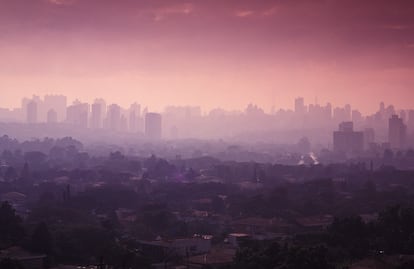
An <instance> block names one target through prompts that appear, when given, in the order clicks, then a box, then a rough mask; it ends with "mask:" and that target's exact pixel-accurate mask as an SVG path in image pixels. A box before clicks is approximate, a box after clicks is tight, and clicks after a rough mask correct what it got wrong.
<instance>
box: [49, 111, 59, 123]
mask: <svg viewBox="0 0 414 269" xmlns="http://www.w3.org/2000/svg"><path fill="white" fill-rule="evenodd" d="M57 121H58V115H57V113H56V110H54V109H49V111H48V112H47V123H57Z"/></svg>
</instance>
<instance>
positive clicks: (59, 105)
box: [43, 95, 67, 122]
mask: <svg viewBox="0 0 414 269" xmlns="http://www.w3.org/2000/svg"><path fill="white" fill-rule="evenodd" d="M43 106H44V109H45V111H46V113H48V112H49V111H50V110H51V109H53V110H54V111H55V112H56V114H57V121H59V122H62V121H64V120H65V119H66V107H67V98H66V96H64V95H45V97H44V101H43ZM46 116H47V115H46Z"/></svg>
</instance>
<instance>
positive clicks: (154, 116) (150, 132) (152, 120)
mask: <svg viewBox="0 0 414 269" xmlns="http://www.w3.org/2000/svg"><path fill="white" fill-rule="evenodd" d="M145 135H146V137H147V138H150V139H161V114H158V113H146V115H145Z"/></svg>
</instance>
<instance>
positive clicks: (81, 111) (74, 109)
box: [66, 101, 89, 128]
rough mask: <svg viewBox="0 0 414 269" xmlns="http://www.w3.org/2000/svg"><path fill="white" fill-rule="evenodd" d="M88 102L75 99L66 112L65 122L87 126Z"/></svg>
mask: <svg viewBox="0 0 414 269" xmlns="http://www.w3.org/2000/svg"><path fill="white" fill-rule="evenodd" d="M88 116H89V104H88V103H81V102H79V101H75V102H74V104H73V105H71V106H69V107H68V109H67V113H66V122H67V123H69V124H73V125H76V126H79V127H82V128H88Z"/></svg>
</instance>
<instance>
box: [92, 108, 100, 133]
mask: <svg viewBox="0 0 414 269" xmlns="http://www.w3.org/2000/svg"><path fill="white" fill-rule="evenodd" d="M91 128H92V129H99V128H102V104H100V103H93V104H92V108H91Z"/></svg>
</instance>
